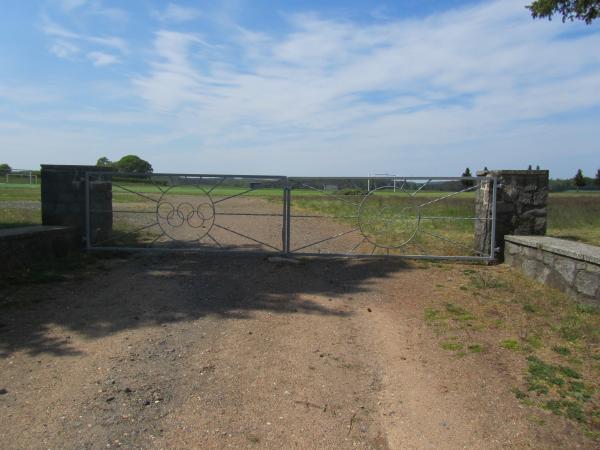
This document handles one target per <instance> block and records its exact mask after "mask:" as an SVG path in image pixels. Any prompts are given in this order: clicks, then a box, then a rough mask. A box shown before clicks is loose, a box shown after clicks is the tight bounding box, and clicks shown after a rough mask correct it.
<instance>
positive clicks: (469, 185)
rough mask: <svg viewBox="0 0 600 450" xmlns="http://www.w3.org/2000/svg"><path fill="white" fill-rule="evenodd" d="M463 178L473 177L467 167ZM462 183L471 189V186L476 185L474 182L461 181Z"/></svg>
mask: <svg viewBox="0 0 600 450" xmlns="http://www.w3.org/2000/svg"><path fill="white" fill-rule="evenodd" d="M461 176H462V177H472V176H473V175H471V169H469V168H468V167H467V168H466V169H465V171H464V172H463V173H462V175H461ZM460 181H461V183H462V185H463V186H464V187H465V188H468V187H471V186H473V184H475V183H474V182H473V180H460Z"/></svg>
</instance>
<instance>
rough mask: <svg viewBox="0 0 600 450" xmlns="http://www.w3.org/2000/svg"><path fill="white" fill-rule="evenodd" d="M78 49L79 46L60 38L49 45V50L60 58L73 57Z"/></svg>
mask: <svg viewBox="0 0 600 450" xmlns="http://www.w3.org/2000/svg"><path fill="white" fill-rule="evenodd" d="M79 51H80V49H79V47H77V46H76V45H74V44H72V43H70V42H67V41H64V40H62V39H59V40H57V41H55V42H54V43H53V44H52V45H51V46H50V52H52V53H53V54H54V55H56V56H58V57H59V58H62V59H70V58H73V57H74V56H76V55H77V54H78V53H79Z"/></svg>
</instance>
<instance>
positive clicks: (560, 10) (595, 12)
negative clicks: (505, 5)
mask: <svg viewBox="0 0 600 450" xmlns="http://www.w3.org/2000/svg"><path fill="white" fill-rule="evenodd" d="M526 8H527V9H529V10H530V11H531V16H532V17H533V18H534V19H538V18H546V17H547V18H548V20H552V16H553V15H554V14H559V15H562V21H563V22H565V21H566V20H571V21H573V20H575V19H577V20H584V21H585V23H587V24H588V25H589V24H591V23H592V21H593V20H595V19H597V18H598V17H600V0H535V1H534V2H532V3H531V4H530V5H528V6H526Z"/></svg>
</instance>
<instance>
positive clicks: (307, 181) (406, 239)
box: [288, 176, 495, 261]
mask: <svg viewBox="0 0 600 450" xmlns="http://www.w3.org/2000/svg"><path fill="white" fill-rule="evenodd" d="M490 182H492V183H494V184H495V180H491V179H489V178H478V177H398V176H386V177H368V178H367V177H365V178H340V177H336V178H304V177H295V178H288V186H289V187H290V189H291V197H290V211H291V212H290V215H289V221H290V229H291V232H290V243H289V249H290V253H291V254H296V255H310V256H352V257H357V258H364V257H373V256H386V257H388V256H389V257H403V258H413V259H455V260H481V261H487V260H491V259H493V258H494V254H493V250H490V251H489V252H483V251H481V250H479V249H477V248H476V246H475V228H476V226H477V225H478V224H479V225H481V223H482V222H489V221H493V220H494V214H495V212H494V211H495V204H492V205H491V206H492V207H491V208H490V209H489V210H486V211H484V212H478V211H477V209H476V202H475V199H476V192H477V190H478V189H481V188H482V186H483V185H484V184H485V183H490ZM494 202H495V200H494ZM490 247H491V249H493V248H494V242H493V233H492V242H491V245H490Z"/></svg>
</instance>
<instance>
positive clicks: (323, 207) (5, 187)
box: [0, 183, 600, 245]
mask: <svg viewBox="0 0 600 450" xmlns="http://www.w3.org/2000/svg"><path fill="white" fill-rule="evenodd" d="M163 189H164V188H163ZM128 190H130V191H134V192H139V193H141V194H145V195H148V196H150V197H152V198H155V199H158V198H159V197H160V195H161V192H160V190H159V189H158V188H157V187H156V186H153V185H147V184H140V183H135V184H123V185H118V186H114V187H113V201H114V202H115V203H130V202H138V201H140V200H143V199H142V197H140V196H139V195H137V194H135V193H133V192H129V191H128ZM197 192H199V190H198V188H197V187H193V186H190V187H176V188H173V189H172V190H171V191H170V192H169V193H170V194H175V195H193V194H195V193H197ZM242 192H244V189H242V188H238V187H227V186H219V187H216V188H215V189H214V190H213V191H212V193H211V195H212V196H214V197H227V196H232V195H235V194H239V193H242ZM445 194H447V193H443V192H434V191H422V192H419V194H418V198H419V200H420V201H427V200H428V199H434V198H437V197H440V196H443V195H445ZM243 195H244V196H252V197H264V198H266V199H268V200H269V201H273V202H280V201H281V200H282V195H283V193H282V190H281V189H279V188H262V189H256V190H253V191H251V192H247V193H245V194H243ZM339 197H340V198H344V199H346V200H348V201H351V202H354V203H358V202H360V200H361V199H362V196H360V195H358V196H357V195H347V196H344V195H340V196H339ZM473 198H474V194H473V193H471V192H467V193H461V194H459V195H456V196H454V197H452V198H451V199H447V200H444V201H443V202H440V203H439V204H437V205H435V207H433V208H431V207H430V208H428V211H427V215H430V216H433V215H436V216H447V217H466V216H474V206H473V205H474V202H473ZM39 201H40V186H39V185H29V184H0V202H10V203H8V204H5V205H2V207H1V208H0V228H6V227H14V226H21V225H29V224H37V223H40V221H41V214H40V212H39V209H38V210H36V209H35V208H32V205H31V204H28V205H20V204H19V202H39ZM292 201H293V203H292V204H293V208H294V209H293V212H294V213H297V212H300V211H311V212H313V213H318V214H322V215H327V216H341V217H344V216H352V215H356V208H355V207H354V206H351V205H349V204H348V203H345V202H341V201H339V200H336V199H333V198H331V197H328V196H325V195H323V194H322V193H321V192H319V191H315V190H311V189H295V190H294V191H293V196H292ZM402 202H406V198H405V196H403V195H402V194H394V193H393V192H391V191H384V192H378V193H377V194H375V196H374V197H373V198H371V199H370V201H369V205H368V208H371V209H372V210H373V211H376V210H381V209H386V208H387V209H388V210H389V211H390V213H389V214H390V215H391V214H392V213H391V211H397V210H399V209H400V210H402V204H403V203H402ZM340 220H342V221H346V222H348V220H351V219H340ZM387 223H388V225H386V230H385V231H386V232H389V233H390V236H391V237H390V239H391V240H396V241H397V240H398V239H401V238H402V237H403V235H402V233H405V231H402V230H401V231H398V232H397V233H396V235H395V236H394V226H393V221H388V222H387ZM448 223H450V222H448V221H439V222H434V221H423V222H422V225H423V224H425V225H426V228H425V229H429V230H430V231H432V232H435V233H438V232H440V233H441V232H442V231H443V230H444V229H445V228H448ZM373 226H375V225H373ZM398 228H402V227H401V226H399V227H398ZM472 230H473V223H472V222H469V221H453V222H452V234H453V235H454V236H455V237H456V238H457V239H458V238H460V239H459V240H460V241H461V242H462V241H465V242H468V240H469V237H470V236H471V234H472ZM373 231H374V232H376V231H377V232H382V231H383V230H381V229H379V230H373ZM548 235H549V236H556V237H561V238H565V239H571V240H577V241H581V242H586V243H589V244H593V245H600V192H590V191H586V192H576V191H571V192H561V193H551V194H550V199H549V205H548Z"/></svg>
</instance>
